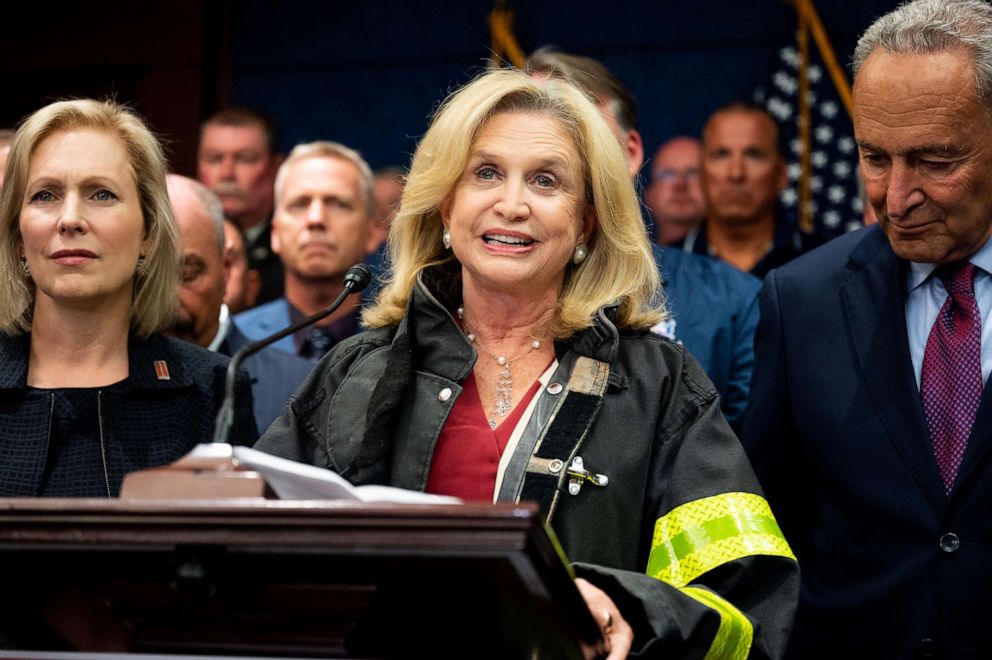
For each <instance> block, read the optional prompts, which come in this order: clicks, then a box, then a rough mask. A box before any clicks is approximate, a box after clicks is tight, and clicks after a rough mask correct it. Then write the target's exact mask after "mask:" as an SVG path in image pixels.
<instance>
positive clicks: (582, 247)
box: [572, 243, 589, 266]
mask: <svg viewBox="0 0 992 660" xmlns="http://www.w3.org/2000/svg"><path fill="white" fill-rule="evenodd" d="M588 256H589V249H588V248H587V247H586V244H585V243H579V244H578V245H576V246H575V250H574V251H573V252H572V263H573V264H575V265H576V266H577V265H579V264H581V263H582V262H583V261H585V260H586V257H588Z"/></svg>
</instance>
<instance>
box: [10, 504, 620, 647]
mask: <svg viewBox="0 0 992 660" xmlns="http://www.w3.org/2000/svg"><path fill="white" fill-rule="evenodd" d="M0 552H3V554H4V557H5V560H4V562H3V564H0V580H2V581H3V582H4V584H5V585H8V586H7V587H5V592H6V594H5V598H4V599H3V601H2V602H0V621H6V622H11V621H16V622H18V624H17V627H16V628H4V629H0V638H2V637H3V636H4V635H7V636H10V631H11V630H15V631H22V630H24V631H31V632H29V633H28V634H23V633H21V641H20V642H19V640H18V638H15V639H14V640H13V641H14V643H15V644H18V643H20V644H21V646H15V647H14V648H22V647H23V648H24V649H25V650H39V651H43V650H57V649H60V648H64V644H65V643H66V642H68V645H69V646H70V647H71V648H75V649H77V650H80V651H91V652H98V651H104V652H107V651H121V650H125V651H128V652H152V653H176V652H180V653H214V652H218V651H220V652H223V653H234V654H237V653H245V654H258V653H270V654H273V655H283V656H285V655H309V654H318V655H332V656H336V655H341V654H345V653H347V654H351V653H357V654H358V655H369V656H376V657H384V656H392V655H396V654H399V655H404V654H409V653H411V652H414V650H419V652H422V653H430V654H432V655H437V656H445V655H448V654H449V652H450V654H451V655H457V654H459V653H463V652H464V650H465V648H467V647H466V646H465V645H466V644H468V645H469V647H468V648H472V649H473V653H475V650H476V649H478V650H479V653H480V654H481V655H480V657H487V655H486V654H487V653H490V654H491V657H501V656H506V655H529V653H530V651H533V650H534V649H542V650H544V651H549V652H551V654H552V655H558V656H562V657H581V654H580V651H579V646H578V640H580V639H581V640H585V641H587V642H589V643H591V644H596V643H598V642H599V641H600V637H599V629H598V626H597V624H596V622H595V621H594V620H593V618H592V615H591V614H590V613H589V610H588V608H586V606H585V603H584V601H583V600H582V598H581V595H580V594H579V593H578V590H577V589H576V588H575V585H574V583H573V581H572V576H571V573H570V570H569V568H568V565H567V562H566V561H565V558H564V555H563V554H562V552H561V549H560V547H559V546H558V543H557V541H556V540H555V539H554V536H553V533H551V532H550V531H549V530H548V529H547V528H546V526H545V525H544V523H543V521H542V518H541V516H540V512H539V510H538V508H537V506H536V505H534V504H529V503H524V504H519V505H514V504H496V505H490V504H464V505H424V504H378V503H377V504H361V503H355V502H353V501H338V500H330V501H327V500H322V501H286V500H262V499H257V500H256V499H238V500H103V499H34V498H31V499H0ZM53 611H54V612H56V613H57V614H56V615H55V616H53V615H52V612H53ZM81 618H82V619H86V620H91V621H92V623H91V625H89V626H88V627H87V626H80V625H79V623H78V622H79V620H80V619H81ZM439 620H440V621H445V622H446V623H445V625H443V626H439V625H438V624H437V622H438V621H439ZM39 622H44V623H43V624H42V623H39ZM62 624H66V626H65V627H64V629H63V627H62ZM0 625H3V626H6V625H9V624H0ZM453 630H456V631H458V632H457V633H452V631H453ZM53 636H54V637H56V638H59V639H60V640H62V641H61V642H60V643H61V644H63V646H58V645H53V644H52V642H51V640H52V639H53ZM398 644H402V645H403V646H402V647H400V648H394V647H393V646H391V645H398ZM490 649H491V651H490Z"/></svg>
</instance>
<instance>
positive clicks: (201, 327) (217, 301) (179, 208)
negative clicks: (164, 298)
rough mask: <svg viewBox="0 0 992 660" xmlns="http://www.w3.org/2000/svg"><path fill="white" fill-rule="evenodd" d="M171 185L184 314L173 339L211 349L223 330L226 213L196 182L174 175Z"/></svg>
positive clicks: (180, 301) (176, 326)
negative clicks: (180, 249)
mask: <svg viewBox="0 0 992 660" xmlns="http://www.w3.org/2000/svg"><path fill="white" fill-rule="evenodd" d="M167 185H168V189H169V201H170V202H171V203H172V211H173V214H174V215H175V216H176V223H177V224H178V225H179V232H180V234H181V235H182V238H183V271H182V272H183V274H182V281H181V283H180V285H179V314H178V318H177V320H176V323H175V325H174V326H173V328H172V334H173V335H175V336H176V337H179V338H180V339H185V340H186V341H190V342H192V343H194V344H197V345H199V346H204V347H206V346H209V345H210V343H211V342H212V341H213V340H214V337H215V336H216V335H217V331H218V329H219V326H220V307H221V304H223V302H224V288H225V285H226V281H227V263H226V261H225V258H224V211H223V208H222V206H221V203H220V200H219V199H218V198H217V196H216V195H214V194H213V193H212V192H210V191H209V190H208V189H207V188H206V187H204V186H203V185H202V184H200V183H198V182H196V181H194V180H193V179H189V178H187V177H184V176H179V175H176V174H170V175H169V176H168V179H167Z"/></svg>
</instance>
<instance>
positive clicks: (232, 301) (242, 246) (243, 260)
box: [224, 218, 262, 314]
mask: <svg viewBox="0 0 992 660" xmlns="http://www.w3.org/2000/svg"><path fill="white" fill-rule="evenodd" d="M224 261H225V262H226V263H227V264H228V268H227V287H226V288H225V289H224V304H225V305H227V309H228V311H229V312H230V313H231V314H238V313H239V312H243V311H245V310H246V309H251V308H252V307H254V306H255V302H256V301H257V300H258V291H259V289H260V287H261V286H262V280H261V278H260V277H259V275H258V271H257V270H255V269H254V268H252V267H251V266H249V265H248V252H247V244H246V243H245V234H244V232H243V231H241V227H239V226H238V225H236V224H234V222H232V221H231V220H228V219H227V218H224Z"/></svg>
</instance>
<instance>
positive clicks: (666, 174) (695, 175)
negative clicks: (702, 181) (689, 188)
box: [654, 167, 699, 183]
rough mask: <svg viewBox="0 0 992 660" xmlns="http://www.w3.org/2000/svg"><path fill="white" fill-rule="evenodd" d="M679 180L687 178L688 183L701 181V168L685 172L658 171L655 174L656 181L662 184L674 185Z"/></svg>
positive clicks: (689, 169)
mask: <svg viewBox="0 0 992 660" xmlns="http://www.w3.org/2000/svg"><path fill="white" fill-rule="evenodd" d="M679 178H685V180H686V181H696V180H697V179H699V168H698V167H690V168H687V169H684V170H673V169H665V170H658V171H657V172H655V174H654V180H655V181H660V182H662V183H672V182H674V181H676V180H677V179H679Z"/></svg>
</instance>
